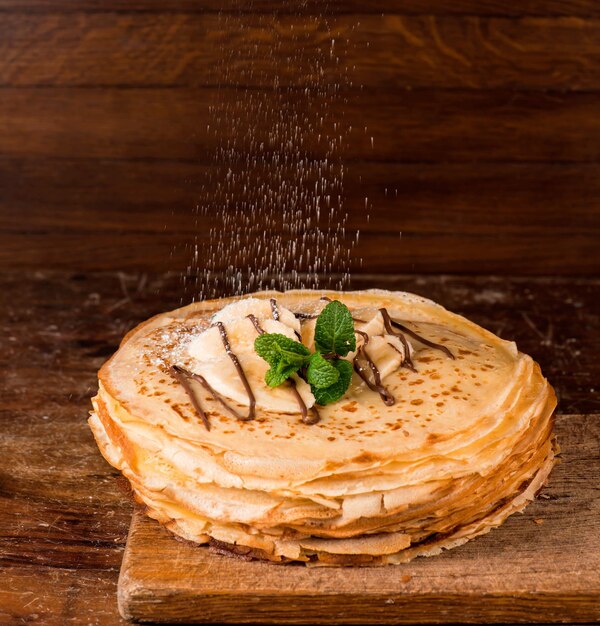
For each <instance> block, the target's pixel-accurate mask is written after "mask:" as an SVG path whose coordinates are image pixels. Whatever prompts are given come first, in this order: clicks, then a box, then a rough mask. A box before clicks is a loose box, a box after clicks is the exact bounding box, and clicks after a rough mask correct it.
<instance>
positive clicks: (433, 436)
mask: <svg viewBox="0 0 600 626" xmlns="http://www.w3.org/2000/svg"><path fill="white" fill-rule="evenodd" d="M451 437H452V435H449V434H448V433H446V434H445V435H442V434H440V433H429V435H427V443H436V442H438V441H447V440H448V439H450V438H451Z"/></svg>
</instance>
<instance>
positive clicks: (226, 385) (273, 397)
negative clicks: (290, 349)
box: [188, 298, 315, 413]
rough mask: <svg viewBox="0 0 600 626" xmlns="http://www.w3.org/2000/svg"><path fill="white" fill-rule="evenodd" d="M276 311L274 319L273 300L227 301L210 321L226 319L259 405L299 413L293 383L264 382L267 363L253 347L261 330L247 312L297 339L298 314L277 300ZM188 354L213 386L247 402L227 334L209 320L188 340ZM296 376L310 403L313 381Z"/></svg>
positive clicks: (267, 329)
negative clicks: (225, 345) (272, 383)
mask: <svg viewBox="0 0 600 626" xmlns="http://www.w3.org/2000/svg"><path fill="white" fill-rule="evenodd" d="M277 313H278V316H279V321H277V320H275V319H273V311H272V309H271V304H270V303H269V301H265V300H259V299H258V298H248V299H246V300H240V301H239V302H235V303H233V304H230V305H228V306H227V307H225V308H224V309H222V310H221V311H219V313H217V314H216V315H215V316H214V317H213V319H212V321H213V322H214V323H216V322H222V323H223V325H224V326H225V330H226V332H227V339H228V341H229V345H230V346H231V351H232V352H233V353H234V354H235V355H236V356H237V358H238V360H239V362H240V365H241V366H242V368H243V370H244V373H245V374H246V378H247V379H248V383H249V385H250V388H251V389H252V392H253V394H254V397H255V400H256V406H257V407H258V408H261V409H264V410H266V411H276V412H278V413H297V412H298V411H299V407H298V401H297V398H296V396H295V394H294V393H293V392H292V390H291V386H290V383H284V384H283V385H280V386H279V387H269V386H268V385H266V383H265V374H266V372H267V370H268V369H269V365H268V363H267V362H266V361H264V360H263V359H262V358H261V357H259V356H258V354H256V352H255V351H254V340H255V339H256V337H257V336H258V332H257V330H256V327H255V326H254V324H253V323H252V321H251V320H250V319H249V318H248V315H254V317H255V318H256V319H257V320H258V322H259V324H260V326H261V328H262V329H263V330H264V331H265V332H267V333H280V334H282V335H285V336H286V337H289V338H290V339H294V340H295V341H297V340H298V337H297V335H296V332H299V331H300V324H299V322H298V320H297V319H296V317H295V316H294V314H293V313H292V312H291V311H290V310H289V309H286V308H285V307H282V306H277ZM287 322H289V324H288V323H287ZM188 354H189V355H190V356H191V357H192V358H193V359H194V361H193V365H192V367H191V369H192V371H194V372H195V373H196V374H200V375H202V376H204V378H205V379H206V380H207V381H208V383H209V384H210V385H211V386H212V387H213V389H215V391H217V392H218V393H220V394H221V395H222V396H224V397H226V398H229V399H230V400H233V401H234V402H236V403H238V404H239V405H241V406H248V405H249V400H248V394H247V392H246V389H245V387H244V385H243V383H242V380H241V378H240V376H239V374H238V372H237V370H236V368H235V365H234V364H233V362H232V360H231V358H230V356H229V355H228V354H227V352H226V351H225V347H224V344H223V339H222V337H221V334H220V332H219V329H218V328H217V327H216V326H211V327H210V328H208V329H207V330H205V331H204V332H203V333H202V334H200V335H198V336H197V337H196V338H195V339H194V340H193V341H192V342H191V343H190V345H189V348H188ZM294 378H295V381H296V389H297V390H298V393H299V394H300V397H301V398H302V400H303V401H304V403H305V404H306V406H307V407H309V408H310V407H311V406H313V404H314V403H315V398H314V396H313V394H312V392H311V390H310V385H308V384H307V383H306V382H305V381H304V380H302V379H301V378H299V377H297V376H296V377H294Z"/></svg>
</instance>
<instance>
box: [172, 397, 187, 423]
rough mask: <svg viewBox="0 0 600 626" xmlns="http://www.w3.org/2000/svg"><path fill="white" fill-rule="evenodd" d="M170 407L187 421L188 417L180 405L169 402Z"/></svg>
mask: <svg viewBox="0 0 600 626" xmlns="http://www.w3.org/2000/svg"><path fill="white" fill-rule="evenodd" d="M171 408H172V409H173V411H175V413H177V415H179V417H180V418H181V419H182V420H183V421H184V422H187V421H189V417H188V416H187V415H186V414H185V413H184V412H183V411H182V410H181V405H180V404H175V403H173V402H172V403H171Z"/></svg>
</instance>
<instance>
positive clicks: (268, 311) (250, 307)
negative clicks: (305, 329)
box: [212, 298, 300, 333]
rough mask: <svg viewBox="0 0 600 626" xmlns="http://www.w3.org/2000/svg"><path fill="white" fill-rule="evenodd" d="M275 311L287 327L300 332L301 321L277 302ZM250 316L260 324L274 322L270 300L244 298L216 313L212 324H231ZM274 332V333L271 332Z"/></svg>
mask: <svg viewBox="0 0 600 626" xmlns="http://www.w3.org/2000/svg"><path fill="white" fill-rule="evenodd" d="M275 310H276V312H277V315H278V317H279V321H280V322H281V323H282V324H285V325H286V326H289V327H290V328H291V329H292V330H293V331H295V332H297V333H299V332H300V321H299V320H297V319H296V316H295V315H294V314H293V313H292V312H291V311H290V310H289V309H286V308H285V307H284V306H281V305H280V304H278V303H277V300H275ZM248 315H254V317H256V319H257V320H258V321H259V322H262V321H264V320H274V319H275V316H274V315H273V306H272V305H271V301H270V300H264V299H261V298H244V299H243V300H238V301H237V302H232V303H231V304H228V305H227V306H226V307H223V308H222V309H221V310H220V311H218V312H217V313H215V314H214V315H213V317H212V322H213V323H216V322H223V324H228V323H229V322H235V321H236V320H239V319H242V318H244V317H247V316H248ZM269 332H272V331H269Z"/></svg>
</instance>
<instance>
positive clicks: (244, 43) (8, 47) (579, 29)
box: [0, 13, 600, 92]
mask: <svg viewBox="0 0 600 626" xmlns="http://www.w3.org/2000/svg"><path fill="white" fill-rule="evenodd" d="M332 40H335V42H336V44H335V48H334V49H333V50H334V54H333V55H332V54H331V50H332V48H331V45H332ZM599 61H600V20H595V19H573V18H570V17H565V18H546V17H525V18H522V19H507V18H499V17H489V18H486V17H464V16H463V17H457V16H443V17H439V16H438V17H436V16H428V15H424V16H390V15H385V14H379V15H364V16H360V17H357V16H356V15H339V16H329V17H321V18H319V17H306V16H304V17H297V16H286V15H271V16H270V15H259V16H255V15H245V16H237V15H227V16H220V15H217V14H200V13H196V14H194V13H192V14H190V13H164V14H143V13H141V14H119V13H81V14H75V15H71V14H66V15H65V14H51V15H37V14H32V15H29V14H24V13H7V14H5V15H4V16H3V18H2V20H1V21H0V85H2V86H35V85H60V86H96V85H104V86H110V85H127V86H141V87H143V86H146V85H157V86H158V85H160V86H211V85H215V84H223V85H234V86H235V85H247V86H250V87H272V85H273V80H274V77H277V81H278V84H279V85H280V86H294V87H304V86H308V87H315V86H323V85H327V84H331V85H337V84H339V85H341V86H342V87H344V86H345V85H347V84H349V83H353V84H354V85H362V86H363V87H364V88H381V89H385V90H386V91H387V92H389V91H392V90H400V91H402V90H404V89H407V88H450V89H461V88H471V89H472V88H477V89H507V88H518V89H524V90H548V89H554V90H566V89H569V90H573V89H584V90H588V91H590V90H598V89H599V88H600V62H599Z"/></svg>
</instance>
